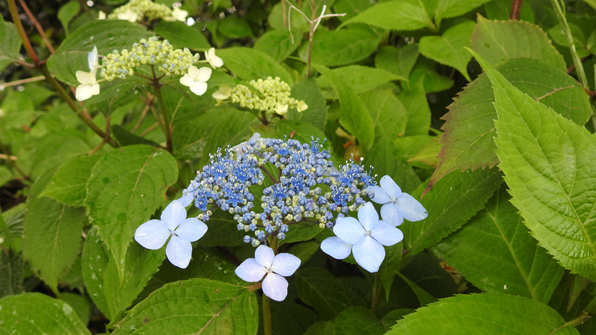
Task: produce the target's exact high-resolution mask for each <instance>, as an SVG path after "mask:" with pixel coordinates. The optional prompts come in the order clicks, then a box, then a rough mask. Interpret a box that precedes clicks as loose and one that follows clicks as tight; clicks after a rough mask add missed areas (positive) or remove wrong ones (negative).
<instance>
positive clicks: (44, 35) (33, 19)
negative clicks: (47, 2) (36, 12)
mask: <svg viewBox="0 0 596 335" xmlns="http://www.w3.org/2000/svg"><path fill="white" fill-rule="evenodd" d="M19 2H20V3H21V7H23V10H25V13H27V16H28V17H29V20H31V22H33V25H34V26H35V28H36V29H37V32H39V34H40V35H41V38H42V39H43V41H44V42H45V44H46V46H47V47H48V49H50V52H51V53H52V54H55V53H56V52H55V51H54V47H52V44H51V43H50V40H48V37H47V36H46V33H45V32H44V31H43V28H42V27H41V24H39V21H37V19H36V18H35V16H33V13H31V11H30V10H29V7H27V4H26V3H25V1H24V0H19Z"/></svg>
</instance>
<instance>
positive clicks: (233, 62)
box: [217, 47, 294, 86]
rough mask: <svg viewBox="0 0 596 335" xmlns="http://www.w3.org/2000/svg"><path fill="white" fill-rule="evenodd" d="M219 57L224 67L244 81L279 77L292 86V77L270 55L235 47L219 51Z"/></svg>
mask: <svg viewBox="0 0 596 335" xmlns="http://www.w3.org/2000/svg"><path fill="white" fill-rule="evenodd" d="M217 55H218V56H219V57H221V59H223V61H224V66H225V67H226V68H228V69H230V71H232V72H233V73H234V74H235V75H236V76H238V77H239V78H241V79H244V80H258V79H266V78H267V77H273V78H275V77H279V78H280V79H281V80H282V81H284V82H286V83H288V85H290V86H291V85H292V84H293V83H294V81H293V80H292V76H290V74H289V73H288V71H286V70H285V69H284V68H283V67H282V66H281V65H279V64H278V63H277V61H275V59H273V58H271V57H270V56H269V55H267V54H265V53H263V52H261V51H259V50H256V49H251V48H244V47H234V48H228V49H220V50H217Z"/></svg>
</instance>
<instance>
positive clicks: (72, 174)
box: [40, 155, 101, 207]
mask: <svg viewBox="0 0 596 335" xmlns="http://www.w3.org/2000/svg"><path fill="white" fill-rule="evenodd" d="M100 157H101V155H93V156H76V157H74V158H71V159H69V160H67V161H66V162H64V163H63V164H62V165H61V166H60V167H59V168H58V170H57V171H56V173H55V174H54V175H53V176H52V179H51V180H50V182H49V183H48V185H47V186H46V188H45V189H44V190H43V192H41V194H40V196H41V197H43V196H47V197H50V198H53V199H56V200H58V201H60V202H62V203H64V204H67V205H69V206H73V207H78V206H82V205H83V203H84V201H85V197H86V196H87V190H86V188H85V185H87V179H89V177H90V176H91V169H92V168H93V166H94V165H95V163H97V161H98V160H99V158H100Z"/></svg>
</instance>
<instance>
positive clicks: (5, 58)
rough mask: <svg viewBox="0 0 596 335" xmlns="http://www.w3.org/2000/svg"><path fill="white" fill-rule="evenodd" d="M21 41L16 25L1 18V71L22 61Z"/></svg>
mask: <svg viewBox="0 0 596 335" xmlns="http://www.w3.org/2000/svg"><path fill="white" fill-rule="evenodd" d="M20 50H21V39H20V38H19V34H18V33H17V29H16V28H15V26H14V24H12V23H10V22H4V19H3V18H0V71H3V70H4V69H5V68H6V66H8V64H10V63H14V62H16V61H18V60H19V59H20V56H19V51H20Z"/></svg>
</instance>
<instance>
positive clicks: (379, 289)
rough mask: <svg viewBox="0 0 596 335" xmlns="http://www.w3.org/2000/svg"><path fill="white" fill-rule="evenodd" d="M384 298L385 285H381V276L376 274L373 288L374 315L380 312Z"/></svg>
mask: <svg viewBox="0 0 596 335" xmlns="http://www.w3.org/2000/svg"><path fill="white" fill-rule="evenodd" d="M382 296H383V285H381V276H380V275H379V273H378V272H377V273H375V274H374V281H373V286H372V304H371V306H370V309H371V310H372V312H373V313H375V314H377V312H378V311H379V303H380V302H381V297H382Z"/></svg>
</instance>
